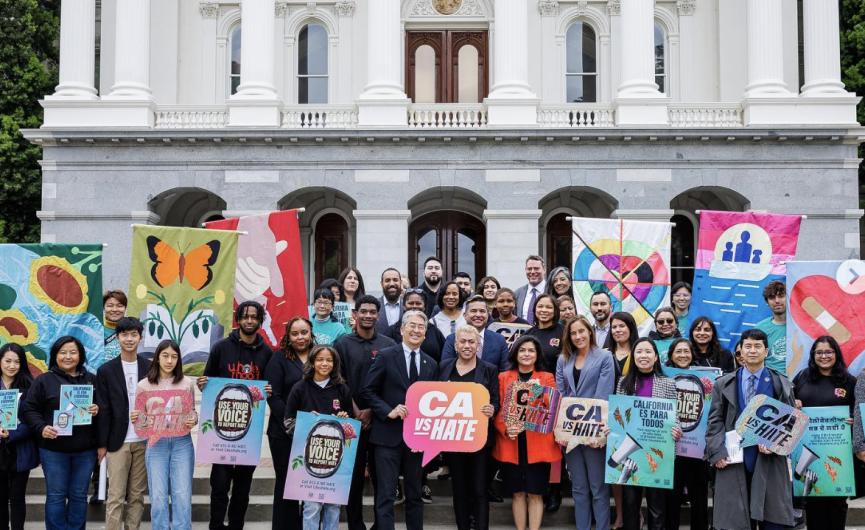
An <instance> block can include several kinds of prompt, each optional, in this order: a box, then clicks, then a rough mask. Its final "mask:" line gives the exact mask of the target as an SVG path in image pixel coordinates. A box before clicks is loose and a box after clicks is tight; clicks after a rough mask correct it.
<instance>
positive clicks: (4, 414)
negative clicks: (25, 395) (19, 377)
mask: <svg viewBox="0 0 865 530" xmlns="http://www.w3.org/2000/svg"><path fill="white" fill-rule="evenodd" d="M18 396H19V393H18V391H17V390H0V427H3V428H4V429H6V430H7V431H14V430H16V429H18Z"/></svg>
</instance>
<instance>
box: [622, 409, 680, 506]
mask: <svg viewBox="0 0 865 530" xmlns="http://www.w3.org/2000/svg"><path fill="white" fill-rule="evenodd" d="M607 421H608V425H609V428H610V434H609V435H608V436H607V464H606V467H607V469H606V471H605V477H606V482H607V484H624V485H628V486H642V487H645V488H661V489H672V488H673V462H674V460H675V452H676V444H675V443H674V442H673V434H672V432H671V431H672V429H673V427H674V426H675V425H676V400H674V399H658V398H644V397H635V396H610V405H609V415H608V419H607Z"/></svg>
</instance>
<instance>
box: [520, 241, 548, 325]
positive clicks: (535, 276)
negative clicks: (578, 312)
mask: <svg viewBox="0 0 865 530" xmlns="http://www.w3.org/2000/svg"><path fill="white" fill-rule="evenodd" d="M546 277H547V267H546V264H545V263H544V258H542V257H540V256H535V255H531V256H529V257H528V258H526V279H527V280H528V281H529V283H528V284H527V285H523V286H522V287H520V288H519V289H517V290H516V291H515V292H514V295H515V297H516V299H517V307H516V313H517V317H518V318H524V319H526V321H528V323H529V324H530V325H532V326H534V325H535V315H534V307H535V300H537V299H538V297H539V296H540V295H542V294H543V293H544V290H546V288H547V281H546Z"/></svg>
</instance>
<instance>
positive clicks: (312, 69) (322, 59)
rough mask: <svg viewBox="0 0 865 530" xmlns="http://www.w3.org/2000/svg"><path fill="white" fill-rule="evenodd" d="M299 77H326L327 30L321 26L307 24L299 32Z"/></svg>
mask: <svg viewBox="0 0 865 530" xmlns="http://www.w3.org/2000/svg"><path fill="white" fill-rule="evenodd" d="M297 53H298V56H297V57H298V67H297V73H298V74H299V75H327V30H325V29H324V26H322V25H321V24H309V25H307V26H306V27H304V28H303V29H302V30H300V39H299V42H298V52H297Z"/></svg>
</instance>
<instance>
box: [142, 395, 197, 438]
mask: <svg viewBox="0 0 865 530" xmlns="http://www.w3.org/2000/svg"><path fill="white" fill-rule="evenodd" d="M135 410H137V411H138V412H139V413H140V416H139V418H138V421H137V422H136V423H135V425H134V427H135V434H137V435H138V436H140V437H141V438H147V439H148V443H147V447H153V444H155V443H156V442H158V441H159V439H160V438H172V437H177V436H185V435H187V434H189V432H190V431H191V430H192V428H191V427H187V426H186V420H187V419H189V416H190V415H191V414H195V398H194V397H193V396H192V394H190V393H189V392H187V391H186V390H146V391H142V392H139V393H138V395H136V396H135Z"/></svg>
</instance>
